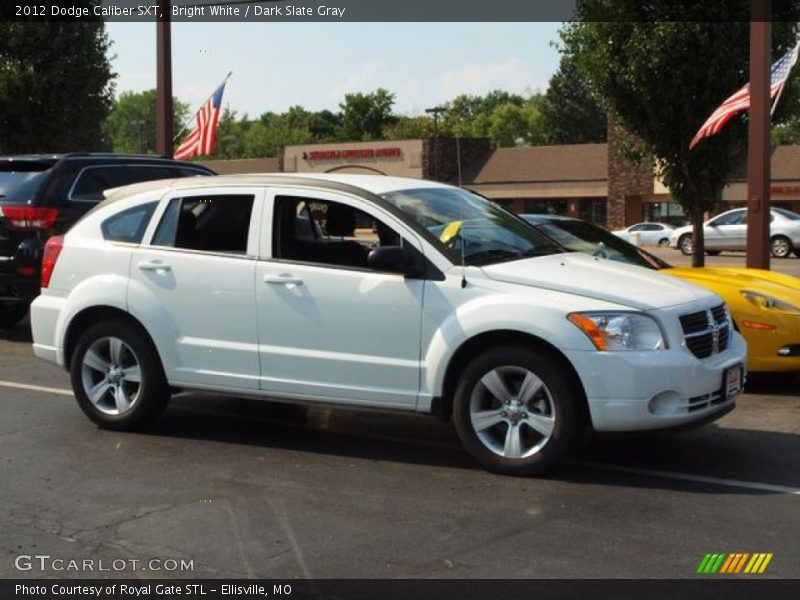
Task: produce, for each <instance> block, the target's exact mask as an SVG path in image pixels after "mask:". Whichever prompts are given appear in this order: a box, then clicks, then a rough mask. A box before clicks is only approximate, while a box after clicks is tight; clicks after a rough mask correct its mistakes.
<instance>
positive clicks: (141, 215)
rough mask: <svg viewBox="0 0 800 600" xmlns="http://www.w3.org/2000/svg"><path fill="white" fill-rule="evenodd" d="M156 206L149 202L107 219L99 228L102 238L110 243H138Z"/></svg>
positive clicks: (155, 203)
mask: <svg viewBox="0 0 800 600" xmlns="http://www.w3.org/2000/svg"><path fill="white" fill-rule="evenodd" d="M157 205H158V203H157V202H150V203H148V204H142V205H140V206H134V207H133V208H129V209H127V210H123V211H122V212H120V213H117V214H116V215H114V216H113V217H109V218H108V219H106V220H105V221H103V224H102V225H101V226H100V229H101V230H102V232H103V237H104V238H105V239H106V240H108V241H110V242H128V243H130V244H138V243H140V242H141V241H142V237H143V236H144V230H145V229H147V224H148V223H149V222H150V217H152V216H153V211H154V210H155V209H156V206H157Z"/></svg>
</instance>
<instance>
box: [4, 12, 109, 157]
mask: <svg viewBox="0 0 800 600" xmlns="http://www.w3.org/2000/svg"><path fill="white" fill-rule="evenodd" d="M73 4H74V5H76V6H87V7H91V6H92V5H93V4H94V3H93V2H92V1H89V0H84V1H80V0H76V2H74V3H73ZM108 50H109V41H108V37H107V35H106V32H105V25H104V23H102V22H98V23H89V22H70V23H56V22H48V21H41V22H39V21H37V22H35V23H34V22H0V152H3V153H21V152H68V151H76V150H103V149H105V148H106V147H107V143H106V141H105V140H104V137H103V123H104V121H105V119H106V116H107V115H108V112H109V109H110V107H111V98H112V94H113V82H112V79H113V77H114V74H113V73H112V71H111V65H110V63H109V59H108V56H107V53H108Z"/></svg>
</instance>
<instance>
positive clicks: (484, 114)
mask: <svg viewBox="0 0 800 600" xmlns="http://www.w3.org/2000/svg"><path fill="white" fill-rule="evenodd" d="M524 103H525V99H524V98H523V97H522V96H520V95H518V94H511V93H509V92H505V91H503V90H494V91H491V92H489V93H488V94H486V95H485V96H473V95H469V94H462V95H460V96H456V97H455V98H453V99H452V100H451V101H450V102H447V103H446V104H445V105H444V106H445V108H446V109H447V112H445V113H444V116H443V119H442V122H441V124H440V127H439V132H440V133H441V134H444V135H459V136H461V137H490V133H489V129H490V128H491V126H492V121H491V117H492V113H493V112H494V111H495V110H496V109H497V108H498V107H500V106H504V105H507V104H513V105H515V106H522V105H523V104H524Z"/></svg>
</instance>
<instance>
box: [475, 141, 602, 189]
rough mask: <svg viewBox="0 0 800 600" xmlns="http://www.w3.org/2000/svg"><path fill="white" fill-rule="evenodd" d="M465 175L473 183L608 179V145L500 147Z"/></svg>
mask: <svg viewBox="0 0 800 600" xmlns="http://www.w3.org/2000/svg"><path fill="white" fill-rule="evenodd" d="M465 175H466V176H465V177H464V181H465V182H469V183H471V184H480V183H522V182H544V181H605V180H607V179H608V145H607V144H567V145H561V146H521V147H516V148H497V149H496V150H495V151H494V152H492V153H491V154H489V156H488V157H487V158H486V159H485V160H484V161H481V162H480V163H478V164H477V165H472V166H471V168H470V169H468V172H467V173H466V174H465Z"/></svg>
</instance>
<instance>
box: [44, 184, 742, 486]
mask: <svg viewBox="0 0 800 600" xmlns="http://www.w3.org/2000/svg"><path fill="white" fill-rule="evenodd" d="M462 223H468V225H466V226H464V227H462V226H461V225H462ZM31 323H32V328H33V340H34V344H33V348H34V351H35V353H36V355H37V356H39V357H40V358H43V359H45V360H48V361H51V362H54V363H57V364H59V365H61V366H62V367H64V368H66V369H68V370H69V373H70V375H71V378H72V386H73V389H74V392H75V396H76V398H77V400H78V404H79V405H80V407H81V408H82V409H83V411H84V412H85V413H86V415H87V416H88V417H89V418H90V419H91V420H92V421H94V422H95V423H97V424H98V425H100V426H102V427H106V428H109V429H125V430H133V429H139V428H141V427H144V426H146V425H147V424H148V423H150V422H151V421H152V420H153V419H155V418H156V417H157V416H158V415H159V413H161V411H162V410H163V409H164V407H165V405H166V404H167V401H168V400H169V398H170V391H171V390H172V389H175V388H178V389H183V390H206V391H213V392H223V393H228V394H232V395H248V396H259V397H264V398H272V399H278V400H284V401H293V400H295V401H303V402H309V401H311V402H316V403H321V404H330V405H338V406H348V407H354V406H362V407H365V408H380V409H394V410H404V411H418V412H424V413H435V414H437V415H440V416H443V417H450V416H452V419H453V421H454V423H455V427H456V430H457V432H458V435H459V436H460V438H461V440H462V442H463V444H464V447H465V448H466V450H467V451H468V452H469V453H470V454H471V455H472V456H473V457H474V458H475V459H476V460H477V461H478V462H479V463H480V464H481V465H483V466H484V467H485V468H487V469H490V470H492V471H497V472H501V473H509V474H538V473H541V472H543V471H544V470H546V469H547V468H548V467H550V466H552V465H553V464H554V463H555V462H557V461H558V460H559V459H560V458H562V457H563V456H564V455H565V454H566V453H567V452H568V451H569V449H570V448H571V446H573V445H574V442H575V441H576V439H577V435H578V434H579V432H580V431H581V430H582V429H583V428H584V427H585V426H586V425H591V426H592V427H594V429H596V430H599V431H630V430H643V429H658V428H666V427H673V426H679V425H686V424H690V423H695V422H705V421H710V420H713V419H715V418H718V417H719V416H721V415H723V414H725V413H726V412H728V411H729V410H731V409H732V408H733V406H734V403H735V398H736V396H737V395H738V394H739V392H740V390H741V386H742V382H743V379H744V375H745V373H744V367H743V364H744V360H745V343H744V341H743V340H742V338H741V337H740V336H739V334H738V333H736V332H735V331H734V330H733V328H732V326H731V321H730V317H729V316H728V312H727V309H726V308H725V306H724V304H723V303H722V300H720V298H719V297H718V296H716V295H714V294H712V293H710V292H707V291H704V290H702V289H701V288H698V287H694V286H692V285H690V284H688V283H684V282H682V281H679V280H677V279H675V278H672V277H663V276H660V275H658V274H656V273H653V272H652V271H648V270H645V269H641V268H638V267H633V266H629V265H625V264H615V263H614V262H612V261H608V260H599V259H596V258H594V257H591V256H586V255H584V254H580V253H566V252H565V250H564V249H563V248H561V247H559V246H558V245H557V243H556V242H555V241H553V240H551V239H549V238H547V237H545V235H544V234H542V233H539V232H538V231H537V230H536V229H534V228H533V227H531V226H529V225H528V224H527V223H526V222H524V221H523V220H521V219H519V218H518V217H516V216H514V215H512V214H511V213H509V212H506V211H505V210H504V209H502V208H500V207H498V206H496V205H494V204H492V203H491V202H488V201H486V200H484V199H483V198H481V197H479V196H477V195H475V194H472V193H470V192H468V191H466V190H462V189H458V188H454V187H451V186H447V185H441V184H437V183H431V182H427V181H420V180H411V179H397V178H391V177H380V176H358V175H339V176H334V175H319V176H313V175H304V176H287V175H252V176H227V177H214V178H202V179H198V180H187V179H181V180H174V181H160V182H151V183H146V184H137V185H134V186H128V187H126V188H120V189H117V190H114V191H112V192H111V193H110V194H109V197H108V199H107V200H106V201H105V202H103V203H101V204H100V205H98V206H97V208H95V209H94V210H93V211H91V212H90V213H89V214H87V215H86V216H85V217H84V218H83V219H82V220H81V221H79V222H78V223H77V224H76V225H75V226H74V227H73V228H72V229H71V230H70V231H69V232H68V233H67V234H66V235H64V236H63V237H56V238H51V239H50V241H49V242H48V243H47V247H46V250H45V256H44V268H43V270H42V294H41V295H40V296H39V297H38V298H37V299H36V300H35V301H34V303H33V306H32V310H31ZM687 338H689V339H690V340H691V342H692V343H691V345H687Z"/></svg>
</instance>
